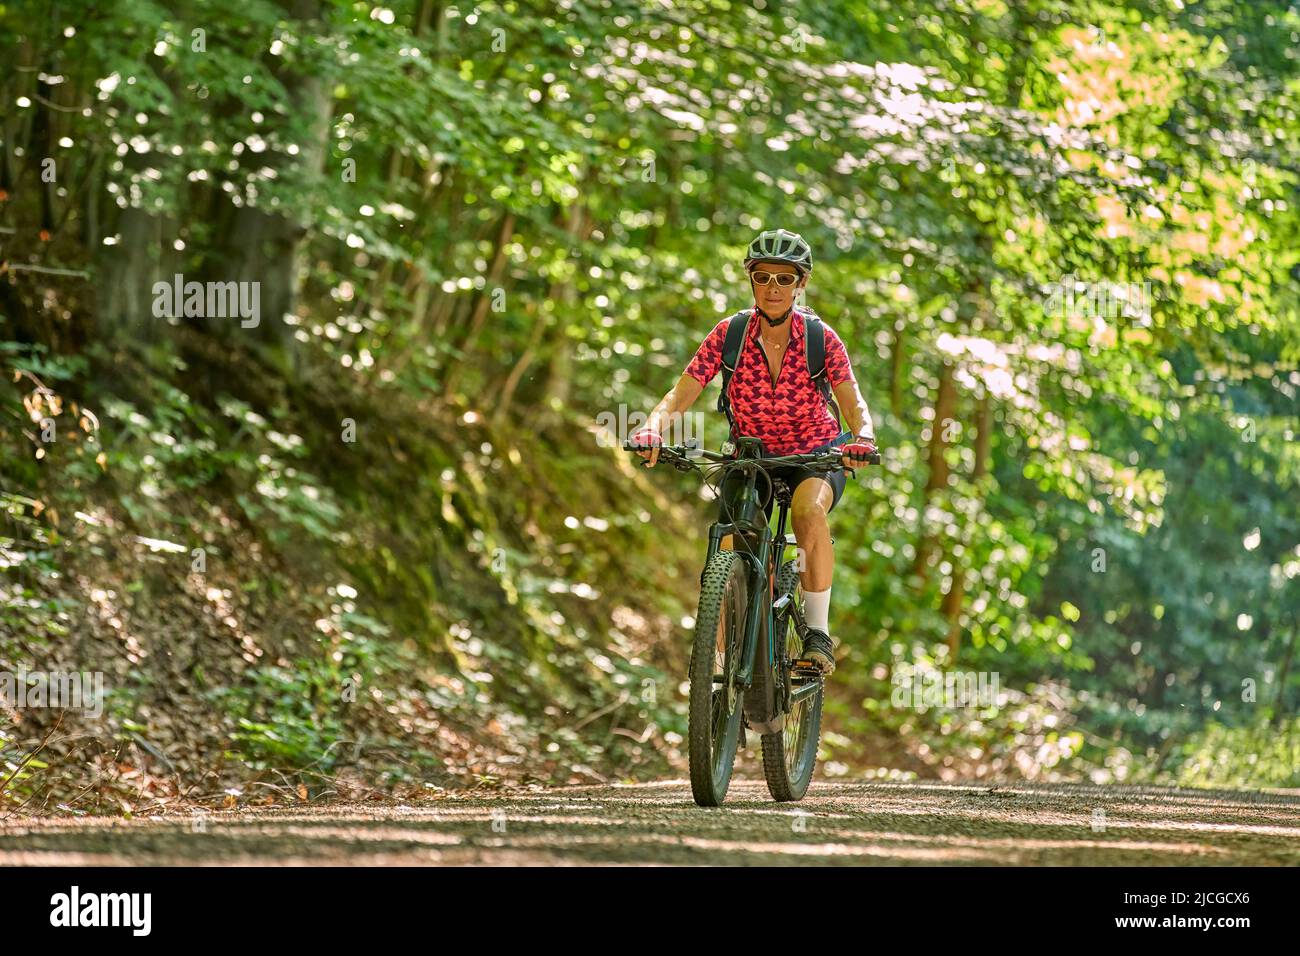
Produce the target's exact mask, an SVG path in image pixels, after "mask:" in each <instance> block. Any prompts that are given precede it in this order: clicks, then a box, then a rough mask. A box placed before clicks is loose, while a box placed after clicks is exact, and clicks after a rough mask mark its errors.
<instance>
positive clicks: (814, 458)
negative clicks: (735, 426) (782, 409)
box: [623, 441, 880, 471]
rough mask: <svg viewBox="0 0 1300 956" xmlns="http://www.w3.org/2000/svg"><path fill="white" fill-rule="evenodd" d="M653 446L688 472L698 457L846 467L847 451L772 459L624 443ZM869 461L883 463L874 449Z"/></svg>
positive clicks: (627, 447)
mask: <svg viewBox="0 0 1300 956" xmlns="http://www.w3.org/2000/svg"><path fill="white" fill-rule="evenodd" d="M654 448H658V449H659V457H660V458H661V459H663V460H665V461H667V462H668V463H669V464H671V465H672V466H673V467H674V468H676V469H677V470H678V471H689V470H690V469H692V468H698V467H699V463H698V462H697V461H696V459H697V458H703V459H704V460H705V461H711V462H716V463H724V462H725V463H734V464H737V465H754V466H756V467H760V468H763V469H764V470H767V469H769V468H778V467H782V466H785V465H803V466H804V467H807V468H811V469H813V470H814V471H835V470H836V469H838V468H845V467H847V466H846V465H845V464H844V454H843V452H840V451H828V452H821V453H819V454H804V455H779V456H776V457H772V458H736V457H733V456H731V455H724V454H721V453H720V452H716V451H710V450H709V449H707V448H700V447H697V446H692V445H637V444H633V443H632V442H631V441H625V442H624V443H623V450H624V451H651V450H653V449H654ZM867 461H868V462H870V463H871V464H873V465H878V464H880V452H879V451H877V452H874V453H873V454H870V455H868V456H867Z"/></svg>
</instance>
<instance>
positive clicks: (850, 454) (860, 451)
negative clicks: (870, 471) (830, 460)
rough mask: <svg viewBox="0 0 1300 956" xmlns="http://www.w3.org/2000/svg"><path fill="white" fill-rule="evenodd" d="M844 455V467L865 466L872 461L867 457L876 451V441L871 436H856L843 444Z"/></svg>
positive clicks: (855, 467)
mask: <svg viewBox="0 0 1300 956" xmlns="http://www.w3.org/2000/svg"><path fill="white" fill-rule="evenodd" d="M840 450H841V452H842V453H843V455H844V467H845V468H849V469H857V468H865V467H867V465H868V464H870V462H868V461H867V458H868V457H869V456H871V455H874V454H875V453H876V443H875V441H874V440H873V439H870V438H855V439H854V440H853V441H851V442H849V443H848V444H846V445H842V446H841V449H840Z"/></svg>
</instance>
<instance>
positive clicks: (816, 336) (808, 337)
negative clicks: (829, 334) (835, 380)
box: [803, 309, 826, 392]
mask: <svg viewBox="0 0 1300 956" xmlns="http://www.w3.org/2000/svg"><path fill="white" fill-rule="evenodd" d="M803 312H804V316H803V357H804V362H805V363H806V364H807V366H808V374H809V375H811V376H812V380H813V381H814V382H815V383H816V384H817V387H818V388H821V387H822V384H823V383H824V382H826V377H825V376H826V326H825V325H823V324H822V320H821V317H820V316H819V315H818V314H817V313H816V312H814V311H813V310H812V309H805V310H803ZM822 391H823V392H824V391H825V389H822Z"/></svg>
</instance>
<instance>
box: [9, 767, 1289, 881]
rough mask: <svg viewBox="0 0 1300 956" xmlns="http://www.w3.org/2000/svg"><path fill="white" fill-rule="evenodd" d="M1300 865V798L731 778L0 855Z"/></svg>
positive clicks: (120, 829) (507, 797)
mask: <svg viewBox="0 0 1300 956" xmlns="http://www.w3.org/2000/svg"><path fill="white" fill-rule="evenodd" d="M232 863H233V864H261V863H278V864H299V865H308V864H371V865H374V864H388V865H411V864H467V863H483V864H545V865H560V864H591V863H670V864H718V863H721V864H732V865H735V864H796V865H807V864H835V865H842V866H853V865H871V864H986V865H989V864H992V865H1040V864H1048V865H1062V864H1066V865H1081V864H1087V865H1111V866H1143V865H1178V866H1197V865H1220V866H1222V865H1247V866H1261V865H1292V866H1294V865H1297V864H1300V797H1297V796H1290V795H1285V796H1284V795H1274V794H1259V793H1249V792H1227V791H1209V790H1171V789H1159V788H1134V787H1105V788H1101V787H1090V786H1071V785H1059V784H1051V785H1028V784H1020V785H1014V786H1006V787H990V786H988V785H986V784H969V785H946V784H929V783H926V784H919V783H918V784H898V783H878V784H868V783H853V782H840V783H829V782H821V783H815V784H814V785H813V788H812V790H810V792H809V794H808V796H807V797H806V798H805V799H804V800H803V801H802V802H801V803H798V804H777V803H774V802H772V801H771V799H770V798H769V797H768V794H767V790H766V787H765V786H764V784H763V783H762V782H761V781H748V780H742V781H736V782H733V784H732V789H731V793H730V794H729V795H728V802H727V805H726V806H725V807H724V808H722V809H715V810H704V809H701V808H699V807H696V806H695V805H694V803H693V802H692V801H691V796H690V786H689V784H688V783H687V782H686V781H683V780H673V781H664V782H660V783H652V784H638V785H629V786H614V787H608V786H600V787H566V788H562V789H552V790H537V791H514V792H511V793H509V794H499V793H498V794H485V793H472V792H464V793H447V794H443V795H441V796H439V797H437V798H434V799H430V800H427V801H424V802H420V803H407V804H396V803H392V804H355V803H354V804H330V805H323V806H310V805H309V806H303V807H299V808H265V809H241V810H230V811H211V812H208V813H207V814H206V815H203V814H200V815H197V816H194V815H191V814H190V813H185V814H174V815H172V816H165V817H155V818H152V819H144V820H132V821H120V820H107V819H84V818H83V819H80V820H72V819H32V818H17V817H10V818H7V819H3V820H0V865H3V864H10V865H11V864H38V865H44V864H64V865H69V864H70V865H79V864H97V865H115V864H135V865H141V864H155V865H158V864H161V865H169V864H232Z"/></svg>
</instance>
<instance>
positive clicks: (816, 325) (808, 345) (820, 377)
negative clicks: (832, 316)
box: [800, 309, 840, 422]
mask: <svg viewBox="0 0 1300 956" xmlns="http://www.w3.org/2000/svg"><path fill="white" fill-rule="evenodd" d="M800 311H801V312H803V357H804V363H805V364H806V365H807V366H808V375H809V376H810V377H811V378H812V380H813V384H814V385H816V386H817V390H818V391H819V392H821V395H822V398H824V399H825V400H826V404H827V405H829V406H830V407H831V408H833V409H835V421H836V422H839V421H840V407H839V406H838V405H837V404H835V398H834V395H833V394H832V393H831V382H830V378H829V377H828V376H827V375H826V325H825V324H824V323H823V322H822V320H821V317H820V316H819V315H818V314H817V313H816V312H814V311H813V310H812V309H801V310H800Z"/></svg>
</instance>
